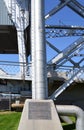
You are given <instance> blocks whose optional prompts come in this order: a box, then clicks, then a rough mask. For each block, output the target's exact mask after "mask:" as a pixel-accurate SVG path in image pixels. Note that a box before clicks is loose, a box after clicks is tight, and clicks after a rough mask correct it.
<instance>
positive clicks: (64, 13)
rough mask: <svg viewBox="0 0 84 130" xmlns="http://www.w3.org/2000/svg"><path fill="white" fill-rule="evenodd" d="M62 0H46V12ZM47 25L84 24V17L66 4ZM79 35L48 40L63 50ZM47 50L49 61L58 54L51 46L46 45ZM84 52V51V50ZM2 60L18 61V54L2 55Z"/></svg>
mask: <svg viewBox="0 0 84 130" xmlns="http://www.w3.org/2000/svg"><path fill="white" fill-rule="evenodd" d="M59 1H60V0H45V14H47V13H48V12H49V11H50V10H51V9H53V8H54V7H56V5H57V4H58V3H59ZM78 2H80V3H81V4H82V5H84V0H78ZM45 24H47V25H78V26H84V19H83V18H82V17H80V16H79V15H78V14H76V13H75V12H73V11H72V10H71V9H70V8H68V7H67V6H65V7H64V8H63V9H61V10H60V11H59V12H57V13H56V14H55V15H53V16H52V17H50V18H49V19H48V20H46V21H45ZM78 38H79V37H66V38H64V37H63V38H51V39H50V38H48V39H47V40H48V41H49V42H51V43H52V44H53V45H54V46H56V47H57V48H58V49H60V50H61V51H62V50H63V49H64V48H66V47H67V46H68V45H70V44H71V43H73V42H74V41H75V40H77V39H78ZM46 50H47V61H48V60H50V59H51V58H52V57H53V56H55V55H57V53H56V52H55V51H53V50H52V49H51V48H50V47H48V46H47V47H46ZM83 53H84V52H83ZM0 60H4V61H5V60H6V61H14V62H18V61H19V58H18V55H17V54H16V55H0Z"/></svg>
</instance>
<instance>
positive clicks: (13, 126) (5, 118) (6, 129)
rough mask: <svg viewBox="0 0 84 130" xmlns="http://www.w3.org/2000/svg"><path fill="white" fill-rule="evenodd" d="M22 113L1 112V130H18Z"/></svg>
mask: <svg viewBox="0 0 84 130" xmlns="http://www.w3.org/2000/svg"><path fill="white" fill-rule="evenodd" d="M20 116H21V113H20V112H6V113H1V112H0V130H18V124H19V120H20Z"/></svg>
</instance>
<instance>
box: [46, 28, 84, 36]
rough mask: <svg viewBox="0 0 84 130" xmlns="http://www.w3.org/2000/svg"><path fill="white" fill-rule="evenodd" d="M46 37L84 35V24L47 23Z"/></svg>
mask: <svg viewBox="0 0 84 130" xmlns="http://www.w3.org/2000/svg"><path fill="white" fill-rule="evenodd" d="M45 34H46V38H56V37H69V36H83V35H84V27H83V26H73V25H71V26H66V25H45Z"/></svg>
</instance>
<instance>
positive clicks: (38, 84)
mask: <svg viewBox="0 0 84 130" xmlns="http://www.w3.org/2000/svg"><path fill="white" fill-rule="evenodd" d="M31 46H32V74H33V75H32V92H33V93H32V95H33V94H34V98H35V99H46V98H47V92H48V91H47V69H46V44H45V20H44V0H31Z"/></svg>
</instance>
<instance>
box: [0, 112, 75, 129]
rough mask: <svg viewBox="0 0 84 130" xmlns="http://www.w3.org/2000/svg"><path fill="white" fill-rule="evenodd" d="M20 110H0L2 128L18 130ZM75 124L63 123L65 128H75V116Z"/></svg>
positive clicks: (0, 125)
mask: <svg viewBox="0 0 84 130" xmlns="http://www.w3.org/2000/svg"><path fill="white" fill-rule="evenodd" d="M20 117H21V113H20V112H0V130H18V125H19V121H20ZM71 119H72V120H73V122H74V123H73V124H70V125H69V124H66V123H62V126H63V130H75V118H74V117H72V118H71Z"/></svg>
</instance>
